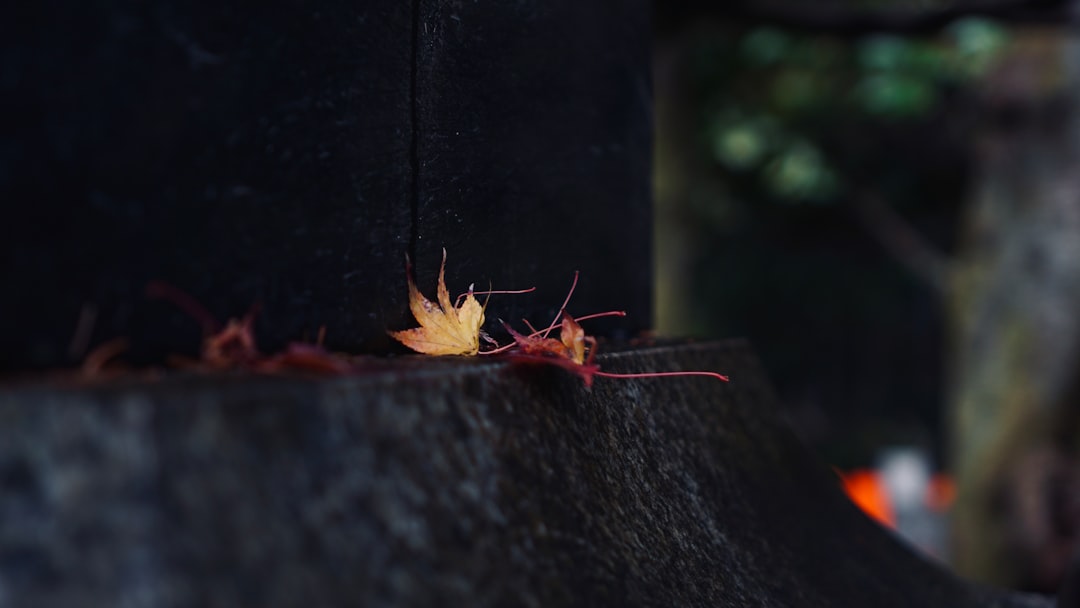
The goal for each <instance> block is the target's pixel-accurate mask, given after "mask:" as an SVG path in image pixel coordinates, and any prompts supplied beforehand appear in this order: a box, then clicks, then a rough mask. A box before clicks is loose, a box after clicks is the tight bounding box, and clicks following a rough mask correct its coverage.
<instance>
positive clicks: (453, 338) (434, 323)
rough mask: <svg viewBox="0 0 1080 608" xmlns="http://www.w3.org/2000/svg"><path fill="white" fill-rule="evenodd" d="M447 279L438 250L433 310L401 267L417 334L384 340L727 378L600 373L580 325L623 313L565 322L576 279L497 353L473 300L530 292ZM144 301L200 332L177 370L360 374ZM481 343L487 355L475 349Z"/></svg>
mask: <svg viewBox="0 0 1080 608" xmlns="http://www.w3.org/2000/svg"><path fill="white" fill-rule="evenodd" d="M445 272H446V250H445V249H444V250H443V259H442V265H441V266H440V268H439V282H438V288H437V292H436V301H435V302H432V301H431V300H428V299H427V298H426V297H425V296H424V294H422V293H421V292H420V290H419V289H418V288H417V287H416V282H415V281H414V280H413V271H412V267H411V264H410V263H409V261H408V260H406V274H407V275H408V276H407V280H408V285H409V310H410V311H411V312H412V314H413V317H415V318H416V321H417V323H419V325H420V327H416V328H413V329H406V330H402V331H390V332H388V333H389V334H390V336H391V337H393V338H394V339H396V340H398V341H399V342H401V343H402V344H404V345H405V346H407V347H409V348H410V349H412V350H414V351H416V352H419V353H422V354H425V355H432V356H477V355H498V356H500V357H503V358H505V359H507V360H509V361H511V362H515V363H525V364H544V365H555V366H558V367H561V368H563V369H566V370H569V371H570V372H573V373H574V374H577V375H578V376H579V377H580V378H581V379H582V381H583V382H584V383H585V385H586V386H590V385H591V384H592V381H593V378H594V377H596V376H600V377H608V378H652V377H662V376H708V377H712V378H716V379H719V380H723V381H727V377H726V376H723V375H721V374H718V373H715V372H707V371H675V372H642V373H634V374H618V373H611V372H604V371H601V370H600V366H599V365H597V364H596V363H595V361H594V358H595V356H596V339H595V338H593V337H592V336H588V335H586V334H585V330H584V329H582V327H581V325H580V324H579V323H578V321H582V320H586V319H593V318H597V317H604V316H626V313H625V312H622V311H611V312H604V313H597V314H592V315H588V316H584V317H580V318H578V319H574V318H573V317H571V316H570V315H569V314H568V313H567V312H566V306H567V305H568V304H569V302H570V297H571V296H572V295H573V293H574V288H575V287H576V286H577V279H578V277H577V273H575V274H574V282H573V284H572V285H571V286H570V292H569V293H568V294H567V296H566V300H565V301H564V302H563V305H562V306H561V307H560V309H559V312H558V313H557V314H556V315H555V319H554V320H553V321H552V322H551V323H550V324H549V325H548V326H547V327H545V328H544V329H541V330H537V329H536V328H534V327H533V326H532V324H530V323H529V322H528V321H527V320H525V321H524V323H525V325H526V326H527V327H528V329H529V333H528V334H522V333H519V332H518V331H516V330H515V329H514V328H513V327H511V326H510V325H509V324H507V323H505V322H503V321H502V320H501V319H500V323H501V324H502V326H503V327H504V328H505V329H506V331H507V332H508V333H509V335H510V337H511V338H512V339H513V342H510V343H508V344H506V345H500V344H499V343H498V342H496V341H495V340H494V339H492V338H491V337H490V336H489V335H488V334H487V333H485V332H484V331H483V329H482V328H483V325H484V313H485V310H486V308H487V302H486V301H485V303H484V304H483V305H481V304H480V302H479V301H478V300H477V299H476V295H478V294H480V295H484V294H486V295H487V297H488V298H490V297H491V295H492V294H496V293H527V292H531V291H533V290H532V289H524V290H517V291H494V290H489V291H486V292H476V291H474V290H473V288H472V287H471V286H470V288H469V291H468V292H466V293H464V294H462V295H461V296H459V297H458V299H457V301H456V303H455V302H454V301H452V300H451V298H450V292H449V290H448V289H447V288H446V279H445ZM147 295H148V296H150V297H152V298H158V299H165V300H169V301H171V302H172V303H173V304H175V305H177V306H178V307H179V308H181V309H182V310H184V311H185V312H187V313H188V314H189V315H190V316H192V317H193V318H195V319H197V320H198V321H200V322H201V323H202V325H203V342H202V348H201V352H200V355H199V358H198V359H183V358H173V359H172V361H171V362H172V363H173V365H174V366H176V367H184V368H192V369H198V370H204V371H224V370H236V369H242V370H248V371H255V372H265V373H276V372H283V371H289V370H293V371H306V372H317V373H324V374H348V373H355V372H358V371H361V370H362V369H363V366H358V365H357V363H356V361H357V360H358V358H357V357H354V356H351V355H347V354H343V353H333V352H330V351H328V350H326V348H324V346H323V338H324V335H325V328H321V329H320V330H319V335H318V338H317V339H316V341H315V342H314V343H309V342H293V343H290V344H289V345H288V346H287V347H286V348H285V349H284V350H283V351H281V352H278V353H274V354H264V353H262V352H260V351H259V349H258V347H257V346H256V343H255V335H254V330H253V324H254V319H255V314H256V312H257V311H256V310H252V311H250V312H248V314H246V315H245V316H244V317H242V318H240V319H230V320H229V321H228V322H227V323H226V324H225V325H224V327H222V326H221V325H220V324H219V323H218V322H217V320H215V319H214V317H213V316H212V315H211V314H210V313H209V312H208V311H207V310H206V309H205V308H203V307H202V306H201V305H200V304H199V303H198V302H197V301H195V299H193V298H192V297H191V296H189V295H188V294H186V293H184V292H183V291H180V290H179V289H177V288H175V287H173V286H171V285H168V284H166V283H160V282H155V283H151V284H150V285H149V286H148V288H147ZM556 329H558V330H559V337H558V338H557V339H556V338H553V337H551V334H552V333H554V331H555V330H556ZM481 342H483V343H485V344H486V345H488V347H489V348H487V349H481ZM124 348H126V342H125V341H123V340H114V341H111V342H107V343H105V344H103V345H102V346H100V347H98V348H97V349H95V350H94V351H93V352H91V353H90V354H89V355H88V356H87V357H86V360H85V362H84V365H83V372H84V374H86V375H96V374H98V373H99V372H100V370H101V369H102V367H103V366H104V365H105V364H106V363H107V362H109V361H110V360H111V359H112V358H113V357H115V356H116V355H118V354H119V353H120V352H122V351H123V350H124Z"/></svg>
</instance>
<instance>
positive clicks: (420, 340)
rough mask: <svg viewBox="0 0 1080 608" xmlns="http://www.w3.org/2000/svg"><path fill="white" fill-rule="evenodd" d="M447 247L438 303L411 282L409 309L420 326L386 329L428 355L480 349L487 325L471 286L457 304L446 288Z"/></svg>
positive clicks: (440, 271)
mask: <svg viewBox="0 0 1080 608" xmlns="http://www.w3.org/2000/svg"><path fill="white" fill-rule="evenodd" d="M445 272H446V249H443V259H442V266H440V267H439V286H438V292H437V299H438V302H437V303H436V302H432V301H431V300H429V299H427V298H426V297H424V294H422V293H420V290H419V289H417V288H416V283H415V282H414V281H413V277H412V272H411V270H410V271H409V272H408V275H409V276H408V281H409V310H410V311H412V314H413V317H415V318H416V322H417V323H419V324H420V327H416V328H413V329H406V330H403V331H391V332H387V333H389V334H390V336H391V337H392V338H394V339H395V340H397V341H399V342H401V343H402V344H404V345H405V346H408V347H409V348H411V349H413V350H415V351H416V352H418V353H424V354H425V355H475V354H477V353H478V352H480V326H481V325H483V324H484V307H483V306H481V305H480V302H478V301H477V300H476V298H475V297H473V293H472V288H471V287H470V288H469V292H468V294H466V296H465V300H464V301H463V302H462V303H461V305H460V306H457V307H455V306H454V304H453V302H451V301H450V291H449V290H447V289H446V280H445V278H444V277H445Z"/></svg>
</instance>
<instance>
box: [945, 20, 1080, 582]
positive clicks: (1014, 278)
mask: <svg viewBox="0 0 1080 608" xmlns="http://www.w3.org/2000/svg"><path fill="white" fill-rule="evenodd" d="M1015 44H1016V49H1015V51H1014V52H1012V53H1010V55H1009V57H1008V58H1006V59H1005V62H1004V64H1003V65H1002V66H1001V68H1000V69H999V70H998V71H997V72H996V73H995V74H994V75H993V76H992V78H991V81H990V82H989V83H988V91H989V93H988V95H989V101H990V107H991V120H990V121H989V124H988V125H987V128H986V129H985V130H984V132H983V134H982V136H981V138H980V140H979V141H978V149H977V159H976V162H977V163H978V165H977V175H976V182H975V184H974V186H975V189H974V192H973V201H972V204H971V206H970V210H969V215H968V216H967V217H966V219H965V234H964V235H963V239H962V241H961V246H960V249H959V252H958V255H957V259H956V260H955V265H954V266H953V274H952V284H951V290H950V292H949V296H948V300H949V307H950V310H949V311H948V314H949V315H950V326H951V335H950V338H951V340H952V344H951V345H950V346H951V351H952V354H953V358H952V361H951V364H952V370H951V372H952V373H951V380H952V382H951V386H950V399H949V402H950V406H951V408H952V409H951V412H950V415H951V424H952V429H951V432H952V450H953V453H952V458H953V468H954V472H955V475H956V479H957V483H958V488H957V489H958V496H957V503H956V506H955V509H954V517H955V521H954V526H953V529H954V533H955V538H954V561H955V564H956V567H957V569H958V570H959V571H960V573H961V574H964V575H967V576H970V577H973V578H976V579H979V580H984V581H989V582H994V583H997V584H1002V585H1009V586H1018V587H1027V588H1032V589H1043V590H1046V589H1052V588H1053V587H1055V586H1056V585H1057V584H1058V582H1059V581H1060V578H1061V575H1062V569H1063V568H1064V566H1065V564H1066V563H1067V562H1068V557H1069V553H1070V552H1071V550H1072V548H1073V547H1075V546H1076V544H1075V542H1074V540H1075V536H1076V533H1077V526H1080V517H1078V515H1080V508H1078V507H1080V496H1078V491H1080V478H1078V474H1077V471H1080V467H1078V466H1077V464H1076V454H1075V453H1076V449H1077V447H1078V446H1077V439H1080V425H1078V422H1080V416H1078V412H1080V402H1078V401H1080V385H1078V382H1077V376H1078V371H1080V358H1078V355H1080V116H1078V112H1080V41H1078V39H1077V37H1076V36H1075V34H1066V33H1064V32H1061V31H1058V30H1054V31H1047V30H1045V29H1044V30H1041V31H1037V32H1030V33H1025V32H1017V35H1016V43H1015Z"/></svg>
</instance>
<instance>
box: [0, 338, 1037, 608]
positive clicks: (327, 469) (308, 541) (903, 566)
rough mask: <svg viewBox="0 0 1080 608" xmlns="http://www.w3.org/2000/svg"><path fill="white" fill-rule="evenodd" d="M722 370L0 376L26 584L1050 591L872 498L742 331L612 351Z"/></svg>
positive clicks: (989, 602)
mask: <svg viewBox="0 0 1080 608" xmlns="http://www.w3.org/2000/svg"><path fill="white" fill-rule="evenodd" d="M602 363H603V365H604V366H605V368H606V369H608V370H610V371H632V370H657V369H692V368H698V369H701V368H707V369H716V370H722V371H724V372H726V373H729V374H731V376H732V382H731V383H730V384H727V385H725V384H722V383H720V382H717V381H714V380H710V379H705V378H686V379H652V380H639V381H625V380H610V379H603V378H599V379H597V381H596V385H595V386H594V387H593V389H592V390H591V391H589V390H586V389H584V388H583V387H582V386H581V384H580V382H579V381H578V380H577V379H576V378H574V377H572V376H569V375H568V374H566V373H565V372H563V371H561V370H558V369H546V368H543V369H539V368H516V367H512V366H511V365H509V364H507V363H503V362H495V361H490V360H464V359H450V360H439V359H420V358H408V359H399V360H396V361H394V362H390V363H387V364H385V365H384V367H383V369H380V370H377V371H372V373H370V374H368V375H364V376H359V377H351V378H336V379H304V378H278V377H275V378H258V377H250V376H219V377H195V376H174V377H169V378H167V379H164V380H161V381H158V382H145V381H140V382H130V383H127V384H115V385H109V386H99V387H95V388H85V387H84V388H78V387H69V388H57V387H56V386H34V385H25V384H24V385H21V386H8V387H6V388H4V389H2V391H0V603H2V604H4V605H11V606H41V607H53V606H56V607H60V606H83V607H88V608H95V607H98V606H100V607H105V606H109V607H112V606H207V607H215V606H264V607H277V606H305V607H308V606H358V605H364V606H426V605H431V606H435V605H439V606H509V605H514V606H560V605H580V606H602V605H606V606H710V607H717V606H718V607H728V606H730V607H739V608H742V607H747V606H805V607H815V606H898V607H899V606H905V607H906V606H929V607H933V606H948V607H950V608H957V607H960V608H962V607H965V606H1048V605H1050V604H1049V602H1047V601H1045V600H1042V599H1039V598H1035V597H1032V596H1006V595H1004V594H998V593H995V592H991V591H989V590H986V589H983V588H979V587H974V586H970V585H968V584H966V583H963V582H961V581H959V580H958V579H956V578H954V577H953V576H951V575H950V574H948V573H946V572H945V571H943V570H941V569H940V568H938V567H936V566H934V565H931V564H929V563H927V562H924V561H922V560H921V559H920V558H918V557H916V556H915V555H914V554H912V553H911V552H909V551H908V550H907V549H905V548H904V547H903V546H901V544H900V543H899V542H897V541H895V540H893V539H892V538H891V537H890V536H889V535H888V534H887V533H885V532H883V531H882V530H881V529H879V528H878V527H876V526H875V525H874V524H873V523H871V522H870V521H869V520H868V519H866V518H865V517H863V516H862V515H861V514H859V513H858V512H857V511H856V509H855V508H854V507H853V506H851V505H850V504H849V503H848V502H847V501H846V499H845V498H844V497H843V496H842V494H841V492H840V490H839V487H838V485H837V482H836V479H835V478H834V476H833V475H832V474H831V472H830V471H829V470H828V469H827V468H826V467H825V466H824V465H822V464H821V463H819V462H817V461H815V459H814V458H813V457H811V456H810V454H809V453H808V452H807V451H806V450H805V449H804V448H803V447H802V446H801V444H800V443H799V442H798V441H797V440H796V439H795V438H794V437H793V435H792V434H791V432H790V431H789V430H788V429H787V428H785V427H784V426H783V425H782V423H781V422H780V421H779V419H778V416H777V411H776V407H775V405H774V403H773V398H772V395H771V392H770V390H769V388H768V387H767V385H766V383H765V381H764V379H763V376H762V374H761V371H760V370H759V369H758V367H757V364H756V363H755V361H754V360H753V358H752V356H751V355H750V354H749V352H748V350H747V349H746V348H745V347H744V346H743V345H742V344H740V343H725V344H712V345H696V346H694V345H691V346H680V347H656V348H648V349H639V350H634V351H627V352H622V353H614V354H610V355H607V356H605V357H603V359H602Z"/></svg>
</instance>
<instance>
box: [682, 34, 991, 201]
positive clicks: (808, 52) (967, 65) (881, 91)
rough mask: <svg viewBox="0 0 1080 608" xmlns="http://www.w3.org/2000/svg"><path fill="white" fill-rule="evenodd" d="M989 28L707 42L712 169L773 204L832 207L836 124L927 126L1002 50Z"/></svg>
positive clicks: (702, 61) (702, 63) (704, 63)
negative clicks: (747, 180)
mask: <svg viewBox="0 0 1080 608" xmlns="http://www.w3.org/2000/svg"><path fill="white" fill-rule="evenodd" d="M1006 40H1007V36H1006V33H1005V30H1004V29H1003V28H1001V27H999V26H997V25H995V24H994V23H993V22H990V21H986V20H982V19H975V18H969V19H965V20H962V21H958V22H956V23H955V24H953V25H952V26H951V27H949V28H948V29H947V30H946V31H945V32H944V33H943V34H942V35H940V36H938V37H935V38H933V39H923V38H905V37H901V36H895V35H888V34H874V35H867V36H865V37H862V38H860V39H857V40H853V41H842V40H839V39H835V38H830V37H826V36H821V35H812V34H797V33H792V32H787V31H784V30H781V29H778V28H775V27H767V26H764V27H757V28H753V29H750V30H749V31H746V32H745V33H743V34H742V35H740V36H736V37H732V38H721V39H714V40H710V41H709V42H707V43H706V45H707V46H709V47H711V48H705V49H702V51H703V52H702V53H701V54H700V57H699V65H698V66H697V70H698V77H699V78H701V79H702V80H703V81H705V82H707V83H708V84H707V87H708V88H709V89H710V90H711V91H712V99H711V101H710V102H709V103H708V104H707V105H706V111H707V113H708V115H707V118H706V121H707V127H706V129H705V130H704V132H705V133H707V135H708V137H709V139H710V145H709V148H710V149H711V152H712V157H713V159H714V160H715V161H716V162H717V163H719V164H720V165H721V166H722V167H723V168H725V169H727V170H728V171H731V172H732V173H739V174H752V175H754V176H755V177H756V179H757V180H759V181H760V183H761V185H762V186H763V188H764V190H765V191H766V192H767V193H769V194H770V195H771V197H772V198H774V199H775V200H777V201H782V202H814V201H818V202H821V201H830V200H833V199H834V198H835V197H836V195H837V194H839V193H840V192H841V191H842V190H843V189H844V188H845V186H846V185H847V184H848V183H849V181H850V180H849V179H848V176H847V175H846V173H847V172H848V171H847V170H846V169H845V168H844V167H843V166H842V164H841V163H840V162H838V161H837V159H836V158H834V155H832V154H830V153H829V151H828V150H827V149H826V146H827V145H828V142H829V141H830V139H832V137H831V135H830V131H831V130H832V129H834V128H836V123H837V122H838V121H845V122H847V123H850V122H851V121H853V120H855V121H857V120H878V121H885V122H895V123H903V122H904V121H911V120H919V119H924V118H926V117H927V116H928V115H930V114H931V113H933V112H935V111H936V110H937V109H938V108H939V107H940V105H941V101H942V97H943V96H945V95H948V94H949V93H950V92H951V91H954V90H956V89H958V88H962V87H964V86H965V85H967V84H969V83H971V82H973V81H974V80H976V79H978V78H979V77H981V76H982V75H983V74H985V72H986V71H987V70H988V69H989V68H990V67H991V66H992V65H993V62H994V60H995V59H996V58H997V57H998V56H999V55H1000V53H1001V52H1002V50H1003V49H1004V47H1005V43H1006Z"/></svg>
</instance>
